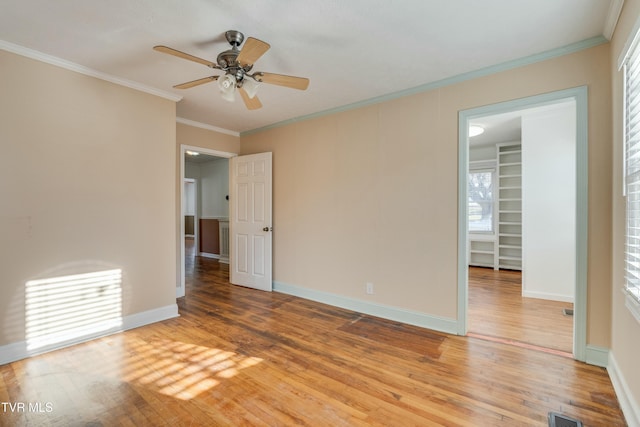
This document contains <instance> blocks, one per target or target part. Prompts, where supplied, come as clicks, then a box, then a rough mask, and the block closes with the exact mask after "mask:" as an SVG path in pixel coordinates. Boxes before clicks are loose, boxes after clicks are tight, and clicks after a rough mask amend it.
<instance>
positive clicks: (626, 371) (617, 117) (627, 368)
mask: <svg viewBox="0 0 640 427" xmlns="http://www.w3.org/2000/svg"><path fill="white" fill-rule="evenodd" d="M639 17H640V1H639V0H626V1H625V2H624V8H623V10H622V15H621V16H620V20H619V21H618V25H617V28H616V32H615V34H614V37H613V39H612V41H611V46H612V47H611V61H610V64H611V72H612V77H613V79H612V85H613V86H612V88H613V104H612V107H613V108H612V110H613V144H614V150H613V154H614V156H613V187H612V191H611V193H612V198H613V275H612V290H611V293H612V300H613V309H612V313H613V314H612V315H613V328H612V331H613V333H612V339H611V354H612V355H613V358H614V360H615V361H616V363H617V365H618V369H619V371H620V373H621V374H622V376H623V377H624V378H625V381H626V383H627V386H628V387H629V390H628V392H629V393H630V394H632V395H633V397H634V398H635V399H634V402H635V405H636V411H637V410H638V406H637V405H638V399H640V369H638V354H640V340H639V339H638V337H640V324H638V322H637V321H636V320H635V318H633V316H632V315H631V313H630V312H629V310H628V309H627V308H626V307H625V295H624V294H623V293H622V289H623V287H624V243H625V242H624V231H625V201H624V199H623V197H622V165H623V161H622V158H623V155H622V147H623V137H624V135H623V109H622V107H623V80H622V77H623V76H622V72H619V71H618V57H619V56H620V54H621V53H622V49H623V48H624V45H625V43H626V42H627V39H628V37H629V35H630V34H631V31H632V29H633V27H634V25H635V23H636V20H638V19H639ZM638 416H640V414H638V413H636V417H638Z"/></svg>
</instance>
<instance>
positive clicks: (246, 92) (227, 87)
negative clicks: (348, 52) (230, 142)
mask: <svg viewBox="0 0 640 427" xmlns="http://www.w3.org/2000/svg"><path fill="white" fill-rule="evenodd" d="M225 37H226V38H227V41H228V42H229V44H231V49H228V50H225V51H224V52H221V53H220V54H219V55H218V57H217V59H216V62H215V63H214V62H211V61H207V60H206V59H202V58H198V57H197V56H193V55H189V54H188V53H184V52H181V51H179V50H176V49H172V48H170V47H167V46H154V47H153V49H154V50H156V51H158V52H162V53H168V54H169V55H173V56H177V57H179V58H182V59H187V60H189V61H194V62H198V63H200V64H203V65H206V66H207V67H209V68H213V69H216V70H221V71H224V74H223V75H221V76H209V77H204V78H202V79H198V80H193V81H190V82H186V83H181V84H179V85H175V86H174V88H176V89H188V88H190V87H194V86H198V85H201V84H204V83H209V82H213V81H216V80H217V81H218V87H219V88H220V93H221V95H222V98H223V99H225V100H227V101H230V102H233V101H234V100H235V93H236V91H237V92H239V93H240V96H241V97H242V100H243V101H244V104H245V105H246V106H247V108H248V109H249V110H256V109H258V108H260V107H262V103H261V102H260V100H259V99H258V97H257V96H256V92H257V90H258V87H259V85H260V83H268V84H273V85H278V86H285V87H289V88H293V89H298V90H305V89H307V87H308V86H309V79H307V78H304V77H294V76H285V75H284V74H275V73H266V72H263V71H257V72H254V73H251V69H252V68H253V64H254V63H255V62H256V61H257V60H258V59H259V58H260V57H261V56H262V55H264V53H265V52H266V51H267V50H269V48H270V47H271V46H270V45H269V44H268V43H266V42H263V41H262V40H258V39H255V38H253V37H249V38H247V41H246V42H245V44H244V46H242V49H239V47H240V45H241V44H242V42H243V41H244V34H242V33H241V32H240V31H235V30H230V31H227V32H226V33H225Z"/></svg>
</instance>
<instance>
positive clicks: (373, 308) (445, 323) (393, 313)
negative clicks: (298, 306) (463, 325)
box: [273, 281, 457, 334]
mask: <svg viewBox="0 0 640 427" xmlns="http://www.w3.org/2000/svg"><path fill="white" fill-rule="evenodd" d="M273 290H274V291H275V292H280V293H283V294H287V295H293V296H296V297H300V298H304V299H308V300H312V301H317V302H321V303H323V304H329V305H332V306H335V307H341V308H345V309H347V310H352V311H356V312H358V313H364V314H369V315H371V316H376V317H381V318H383V319H389V320H394V321H397V322H402V323H407V324H409V325H414V326H420V327H422V328H427V329H431V330H434V331H440V332H445V333H448V334H455V333H456V330H457V324H456V321H455V320H454V319H445V318H442V317H437V316H430V315H427V314H424V313H420V312H417V311H412V310H405V309H402V308H397V307H391V306H388V305H383V304H377V303H374V302H369V301H363V300H359V299H355V298H349V297H345V296H342V295H336V294H332V293H329V292H323V291H316V290H314V289H307V288H302V287H299V286H295V285H290V284H287V283H282V282H276V281H274V282H273Z"/></svg>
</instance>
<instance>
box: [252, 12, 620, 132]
mask: <svg viewBox="0 0 640 427" xmlns="http://www.w3.org/2000/svg"><path fill="white" fill-rule="evenodd" d="M614 1H621V0H614ZM604 43H608V40H607V39H606V38H605V37H604V36H596V37H592V38H589V39H586V40H582V41H580V42H577V43H573V44H570V45H567V46H563V47H559V48H556V49H551V50H548V51H546V52H542V53H537V54H534V55H530V56H526V57H523V58H518V59H514V60H512V61H507V62H503V63H500V64H496V65H492V66H489V67H485V68H481V69H478V70H475V71H470V72H468V73H463V74H458V75H456V76H453V77H448V78H445V79H442V80H437V81H435V82H431V83H426V84H423V85H420V86H416V87H413V88H409V89H405V90H401V91H399V92H394V93H390V94H387V95H382V96H378V97H375V98H371V99H366V100H364V101H360V102H355V103H353V104H348V105H343V106H340V107H336V108H331V109H328V110H324V111H320V112H317V113H311V114H307V115H305V116H299V117H294V118H292V119H288V120H284V121H281V122H277V123H273V124H271V125H267V126H263V127H260V128H256V129H251V130H247V131H244V132H240V136H241V137H243V136H247V135H252V134H255V133H259V132H263V131H266V130H269V129H274V128H279V127H282V126H286V125H290V124H293V123H298V122H302V121H305V120H309V119H315V118H318V117H323V116H328V115H331V114H336V113H341V112H343V111H349V110H354V109H356V108H362V107H367V106H369V105H374V104H379V103H381V102H386V101H391V100H394V99H398V98H402V97H404V96H410V95H416V94H418V93H422V92H428V91H430V90H434V89H439V88H442V87H445V86H450V85H454V84H457V83H461V82H465V81H468V80H473V79H477V78H480V77H484V76H488V75H491V74H496V73H500V72H502V71H507V70H512V69H514V68H519V67H524V66H526V65H531V64H535V63H537V62H542V61H546V60H549V59H553V58H557V57H560V56H564V55H569V54H572V53H576V52H579V51H582V50H585V49H589V48H592V47H595V46H599V45H601V44H604Z"/></svg>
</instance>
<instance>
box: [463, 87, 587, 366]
mask: <svg viewBox="0 0 640 427" xmlns="http://www.w3.org/2000/svg"><path fill="white" fill-rule="evenodd" d="M566 99H574V100H575V102H576V242H575V244H576V272H575V273H576V276H575V277H576V283H575V301H574V316H573V357H574V358H575V359H576V360H579V361H583V362H584V361H586V358H587V355H586V353H587V266H588V265H587V243H588V238H587V232H588V221H587V220H588V211H587V209H588V142H589V139H588V89H587V86H580V87H576V88H571V89H566V90H560V91H556V92H550V93H545V94H542V95H535V96H530V97H525V98H520V99H516V100H512V101H505V102H500V103H496V104H492V105H486V106H483V107H477V108H471V109H468V110H461V111H460V112H459V113H458V316H457V324H458V335H466V334H467V331H468V315H467V312H468V305H469V265H468V259H467V251H468V242H467V234H468V229H467V228H468V224H467V216H468V213H467V204H468V202H467V186H468V184H467V180H468V173H469V132H468V129H469V122H470V121H471V120H473V119H476V118H479V117H484V116H490V115H495V114H501V113H507V112H511V111H517V110H524V109H528V108H534V107H541V106H544V105H549V104H555V103H557V102H559V101H561V100H566Z"/></svg>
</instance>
